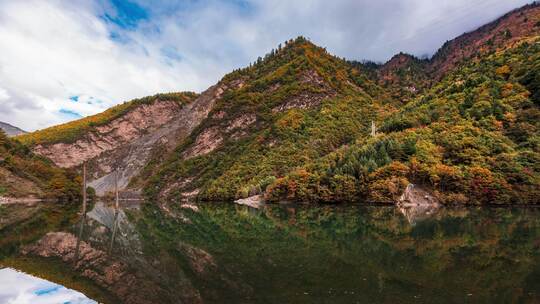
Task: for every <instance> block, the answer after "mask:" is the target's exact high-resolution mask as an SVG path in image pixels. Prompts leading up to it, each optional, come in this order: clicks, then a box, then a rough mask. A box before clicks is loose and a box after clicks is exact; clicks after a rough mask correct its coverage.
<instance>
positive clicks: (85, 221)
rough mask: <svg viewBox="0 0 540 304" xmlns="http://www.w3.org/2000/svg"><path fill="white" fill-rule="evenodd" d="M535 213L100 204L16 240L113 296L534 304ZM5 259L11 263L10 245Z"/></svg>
mask: <svg viewBox="0 0 540 304" xmlns="http://www.w3.org/2000/svg"><path fill="white" fill-rule="evenodd" d="M538 215H540V214H539V212H538V210H537V209H526V208H444V207H441V206H434V205H429V206H426V205H400V206H396V207H363V206H297V205H285V206H281V205H268V206H265V207H263V208H260V209H252V208H249V207H247V206H238V205H231V204H199V205H187V204H184V205H177V204H168V205H159V204H156V203H144V204H142V205H140V206H137V205H135V206H134V205H131V204H130V205H123V206H120V208H118V209H117V208H115V206H114V205H111V204H105V203H101V202H100V203H96V204H95V205H94V206H93V207H92V208H91V211H90V212H88V213H87V214H86V215H83V216H82V219H81V221H79V222H78V223H77V222H75V220H73V221H72V224H70V223H67V224H66V225H64V226H61V225H58V226H54V225H50V224H49V225H48V227H52V228H51V229H50V230H49V231H42V232H41V235H40V236H39V237H38V236H37V235H38V233H37V232H36V236H35V237H32V238H31V240H29V241H25V242H19V243H18V244H17V245H13V246H14V248H23V250H21V251H19V252H22V253H24V254H25V255H24V258H25V259H28V258H29V257H33V256H39V257H43V256H48V257H49V258H50V257H57V258H59V259H61V261H62V263H64V264H63V265H64V266H68V267H64V268H66V269H68V270H69V271H71V272H72V273H73V274H76V275H79V276H82V277H83V278H84V279H86V280H89V281H90V282H91V283H92V284H94V285H96V286H97V288H99V289H101V290H102V291H103V295H102V298H101V299H105V298H106V297H107V296H109V298H114V299H115V300H113V301H109V302H111V303H117V302H119V303H158V302H159V303H179V302H181V303H356V302H358V303H395V302H398V303H417V302H427V303H430V302H437V303H461V302H494V303H496V302H501V303H508V302H523V303H536V302H539V301H540V298H539V296H538V295H539V294H540V283H539V282H540V256H539V250H538V249H539V248H540V217H539V216H538ZM34 217H35V215H34ZM47 218H49V217H47ZM59 221H61V219H59ZM80 224H82V225H83V226H80ZM81 227H82V229H81ZM2 229H3V228H2V226H0V236H3V235H5V234H3V233H5V230H2ZM21 231H22V230H21ZM25 231H27V232H25V233H28V231H29V230H25ZM80 231H82V233H80V234H79V232H80ZM76 236H78V237H76ZM36 240H39V242H37V243H36ZM5 243H6V242H4V244H5ZM11 243H13V242H11ZM11 243H10V244H11ZM76 244H78V245H76ZM0 245H3V244H2V241H0ZM0 248H1V247H0ZM0 252H2V249H0ZM0 257H2V255H0ZM3 257H4V259H6V258H7V259H8V260H9V259H12V260H13V261H20V257H18V256H17V253H16V252H5V254H4V255H3ZM74 257H76V259H75V260H74ZM0 261H2V260H1V259H0ZM46 261H48V260H46ZM73 261H75V262H73ZM0 263H1V262H0ZM25 263H27V262H26V261H25V262H21V263H20V265H22V266H23V267H24V265H26V264H25ZM47 263H49V262H47ZM85 288H89V287H88V286H85ZM103 301H104V302H107V301H106V300H103Z"/></svg>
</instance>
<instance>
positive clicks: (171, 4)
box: [0, 0, 531, 131]
mask: <svg viewBox="0 0 540 304" xmlns="http://www.w3.org/2000/svg"><path fill="white" fill-rule="evenodd" d="M529 2H531V1H527V0H504V1H502V0H438V1H432V0H378V1H372V0H335V1H328V0H204V1H202V0H178V1H173V0H161V1H151V0H131V1H127V0H124V1H121V0H70V1H62V0H47V1H43V0H0V41H1V46H0V121H3V122H7V123H10V124H12V125H15V126H17V127H20V128H22V129H24V130H27V131H34V130H37V129H42V128H45V127H49V126H52V125H56V124H59V123H63V122H67V121H70V120H74V119H78V118H80V117H84V116H88V115H92V114H96V113H99V112H102V111H104V110H105V109H107V108H109V107H111V106H113V105H115V104H118V103H122V102H124V101H127V100H130V99H133V98H138V97H143V96H148V95H153V94H156V93H163V92H177V91H195V92H201V91H203V90H205V89H206V88H208V87H209V86H210V85H212V84H214V83H216V82H217V81H218V80H219V79H220V78H221V77H223V76H224V75H225V74H226V73H228V72H230V71H231V70H233V69H236V68H241V67H244V66H246V65H248V64H249V63H250V62H253V61H255V60H256V58H257V57H258V56H263V55H264V54H266V53H268V52H269V51H270V50H271V49H272V48H276V47H277V45H278V44H279V43H283V42H284V41H285V40H288V39H290V38H294V37H297V36H299V35H302V36H305V37H307V38H309V39H310V40H311V41H312V42H313V43H315V44H317V45H319V46H323V47H326V48H327V50H328V51H329V52H330V53H333V54H335V55H337V56H340V57H346V58H348V59H355V60H363V59H367V60H373V61H378V62H384V61H386V60H388V59H389V58H391V57H392V55H394V54H396V53H398V52H401V51H402V52H406V53H410V54H413V55H416V56H430V55H432V54H433V53H434V52H435V51H436V50H437V49H438V48H439V47H440V46H441V45H442V44H443V43H444V42H445V41H446V40H450V39H452V38H454V37H456V36H458V35H460V34H462V33H464V32H467V31H471V30H473V29H475V28H477V27H479V26H481V25H483V24H485V23H487V22H489V21H491V20H494V19H496V18H497V17H499V16H501V15H503V14H504V13H506V12H508V11H510V10H512V9H514V8H517V7H520V6H522V5H524V4H526V3H529Z"/></svg>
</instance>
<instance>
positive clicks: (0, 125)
mask: <svg viewBox="0 0 540 304" xmlns="http://www.w3.org/2000/svg"><path fill="white" fill-rule="evenodd" d="M0 129H2V130H3V131H4V132H6V134H7V135H8V136H10V137H12V136H17V135H21V134H26V133H28V132H26V131H24V130H22V129H19V128H17V127H15V126H12V125H10V124H8V123H5V122H1V121H0Z"/></svg>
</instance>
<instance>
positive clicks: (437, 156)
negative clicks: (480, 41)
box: [267, 39, 540, 203]
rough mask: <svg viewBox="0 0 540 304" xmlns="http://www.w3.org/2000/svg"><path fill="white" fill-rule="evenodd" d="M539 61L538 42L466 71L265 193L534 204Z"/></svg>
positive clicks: (539, 178)
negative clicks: (422, 189)
mask: <svg viewBox="0 0 540 304" xmlns="http://www.w3.org/2000/svg"><path fill="white" fill-rule="evenodd" d="M539 63H540V43H539V40H538V39H534V40H531V41H524V42H523V43H522V44H521V45H519V46H518V47H515V48H512V49H506V50H503V51H499V52H495V53H493V54H491V55H489V56H487V57H485V58H484V59H482V60H480V61H472V62H469V63H468V64H465V65H462V66H460V67H459V68H458V69H456V70H455V71H453V72H452V73H451V74H449V75H448V76H447V77H446V78H445V79H444V80H443V81H441V82H439V83H437V84H436V85H434V86H433V87H432V88H431V89H430V90H429V91H428V92H427V93H426V94H424V95H421V96H419V97H417V98H416V99H415V100H413V101H412V102H410V103H408V104H407V105H405V106H403V107H402V108H401V109H400V110H399V111H398V112H396V113H393V114H390V115H388V116H385V117H384V119H382V120H381V130H380V133H379V134H378V135H377V136H376V137H374V138H364V139H359V140H358V142H357V143H355V144H353V145H350V146H348V147H344V148H341V149H339V150H337V151H336V152H334V153H332V154H330V155H328V156H327V157H325V158H323V159H320V160H319V161H318V162H316V163H315V164H310V165H308V166H306V167H303V168H300V169H297V170H295V171H294V172H292V173H291V174H289V175H287V176H286V177H284V178H280V179H278V180H277V181H275V182H274V183H273V184H272V185H270V187H269V189H268V191H267V197H268V198H269V199H271V200H280V199H289V200H299V201H321V200H322V201H341V200H349V201H354V200H358V199H360V198H363V197H366V198H368V199H369V200H373V201H392V200H395V199H397V197H398V196H399V195H400V194H401V193H402V191H403V190H404V188H405V187H406V186H407V184H409V183H415V184H420V185H424V186H426V187H428V188H430V189H433V190H434V191H435V194H437V196H438V197H439V198H441V199H442V200H443V201H445V202H447V203H535V202H537V200H538V195H540V167H539V166H538V164H539V163H540V153H539V152H540V146H539V143H540V141H539V139H540V132H539V130H540V129H539V127H540V108H539V105H540V104H539V103H538V101H537V100H536V99H535V97H534V96H535V94H537V88H538V87H537V85H538V75H537V74H538V71H539V70H538V69H537V68H535V67H536V66H538V64H539ZM531 74H532V75H531ZM532 83H536V84H532ZM336 185H338V186H339V187H336Z"/></svg>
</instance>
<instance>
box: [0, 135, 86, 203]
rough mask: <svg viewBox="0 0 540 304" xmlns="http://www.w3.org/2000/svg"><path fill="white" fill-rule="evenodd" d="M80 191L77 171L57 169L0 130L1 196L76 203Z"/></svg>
mask: <svg viewBox="0 0 540 304" xmlns="http://www.w3.org/2000/svg"><path fill="white" fill-rule="evenodd" d="M80 189H81V179H80V177H78V176H77V175H76V174H75V173H74V172H72V171H67V170H63V169H60V168H58V167H56V166H54V165H53V164H52V163H51V162H50V161H48V160H46V159H44V158H42V157H39V156H37V155H35V154H33V153H32V152H31V151H30V149H28V147H26V146H23V145H22V144H21V143H19V142H17V141H15V140H12V139H10V138H8V136H7V135H6V134H5V133H4V132H3V131H1V130H0V196H9V197H36V198H38V197H39V198H42V197H45V198H56V199H66V200H73V199H78V198H79V197H80V192H81V190H80Z"/></svg>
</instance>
